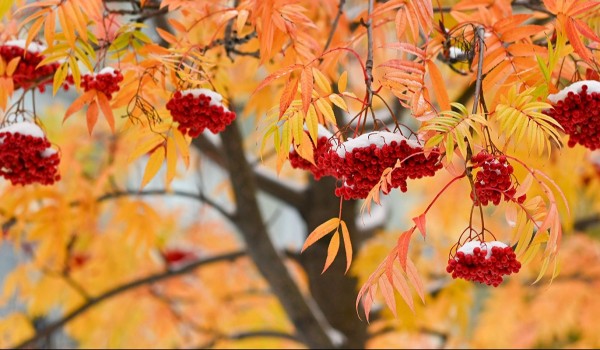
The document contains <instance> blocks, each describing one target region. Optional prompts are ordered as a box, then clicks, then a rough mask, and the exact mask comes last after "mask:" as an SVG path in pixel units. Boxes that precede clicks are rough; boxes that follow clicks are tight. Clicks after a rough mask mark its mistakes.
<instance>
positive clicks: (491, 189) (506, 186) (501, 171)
mask: <svg viewBox="0 0 600 350" xmlns="http://www.w3.org/2000/svg"><path fill="white" fill-rule="evenodd" d="M471 161H472V162H473V169H475V168H481V170H479V171H478V172H477V175H476V178H475V184H474V187H475V192H476V193H477V197H475V195H474V194H473V192H471V199H472V200H473V202H474V203H475V205H480V204H481V205H488V203H489V202H492V203H493V204H494V205H498V204H500V201H501V200H502V195H504V200H505V201H510V200H513V199H514V200H517V201H518V202H519V203H523V202H524V201H525V195H522V196H521V197H519V198H514V196H515V194H516V193H517V190H516V189H515V186H514V185H513V183H512V178H511V176H512V173H513V170H514V169H513V167H512V165H510V164H509V163H508V161H507V160H506V157H505V156H499V157H496V156H494V155H492V154H489V153H487V152H486V151H481V152H479V153H478V154H477V155H475V156H473V158H471Z"/></svg>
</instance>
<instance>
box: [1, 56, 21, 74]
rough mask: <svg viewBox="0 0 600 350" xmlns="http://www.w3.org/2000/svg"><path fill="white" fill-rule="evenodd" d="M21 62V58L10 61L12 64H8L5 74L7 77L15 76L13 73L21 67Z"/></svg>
mask: <svg viewBox="0 0 600 350" xmlns="http://www.w3.org/2000/svg"><path fill="white" fill-rule="evenodd" d="M20 61H21V56H19V57H15V58H13V59H12V60H10V62H8V64H7V65H6V72H5V73H6V75H8V76H9V77H11V76H12V75H13V73H14V72H15V70H16V69H17V66H18V65H19V62H20Z"/></svg>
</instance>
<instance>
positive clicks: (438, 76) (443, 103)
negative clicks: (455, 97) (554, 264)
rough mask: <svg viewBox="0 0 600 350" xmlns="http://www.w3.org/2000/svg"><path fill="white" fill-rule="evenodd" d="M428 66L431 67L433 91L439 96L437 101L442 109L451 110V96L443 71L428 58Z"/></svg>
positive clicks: (430, 74)
mask: <svg viewBox="0 0 600 350" xmlns="http://www.w3.org/2000/svg"><path fill="white" fill-rule="evenodd" d="M427 68H428V69H429V76H430V77H431V84H432V85H433V92H434V93H435V97H436V98H437V102H438V104H439V105H440V109H441V110H442V111H449V110H450V98H449V97H448V91H446V84H445V83H444V78H443V77H442V73H440V70H439V69H438V68H437V66H436V65H435V63H433V62H432V61H430V60H427Z"/></svg>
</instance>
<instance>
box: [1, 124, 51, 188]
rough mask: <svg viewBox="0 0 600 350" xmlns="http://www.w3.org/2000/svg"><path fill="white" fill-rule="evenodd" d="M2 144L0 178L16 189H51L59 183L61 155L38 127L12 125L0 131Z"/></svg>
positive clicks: (32, 125) (33, 125)
mask: <svg viewBox="0 0 600 350" xmlns="http://www.w3.org/2000/svg"><path fill="white" fill-rule="evenodd" d="M0 140H1V143H0V175H2V176H3V177H4V178H5V179H7V180H10V181H11V183H12V184H13V185H18V184H21V185H27V184H31V183H36V182H37V183H41V184H42V185H51V184H53V183H54V182H55V181H58V180H60V175H59V174H58V164H59V163H60V157H59V154H58V152H56V151H55V150H54V149H53V148H51V144H50V142H49V141H48V139H46V136H45V135H44V133H43V131H42V130H41V129H40V128H39V127H38V126H37V125H35V124H32V123H27V122H24V123H17V124H12V125H9V126H7V127H5V128H2V129H0Z"/></svg>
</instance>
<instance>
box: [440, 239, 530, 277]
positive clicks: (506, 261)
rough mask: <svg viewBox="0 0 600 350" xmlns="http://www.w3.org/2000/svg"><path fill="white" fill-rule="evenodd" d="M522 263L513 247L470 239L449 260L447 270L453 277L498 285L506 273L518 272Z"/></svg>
mask: <svg viewBox="0 0 600 350" xmlns="http://www.w3.org/2000/svg"><path fill="white" fill-rule="evenodd" d="M520 269H521V263H520V262H518V261H517V256H516V255H515V252H513V250H512V248H511V247H509V246H507V245H506V244H504V243H502V242H499V241H492V242H480V241H470V242H467V243H465V244H464V245H463V246H462V247H460V248H459V249H458V250H457V252H456V255H455V256H454V258H450V259H449V260H448V266H447V267H446V271H447V272H448V273H451V274H452V278H462V279H464V280H467V281H474V282H479V283H485V284H487V285H488V286H494V287H497V286H498V285H499V284H500V283H502V281H503V278H502V276H504V275H510V274H511V273H517V272H519V270H520Z"/></svg>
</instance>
